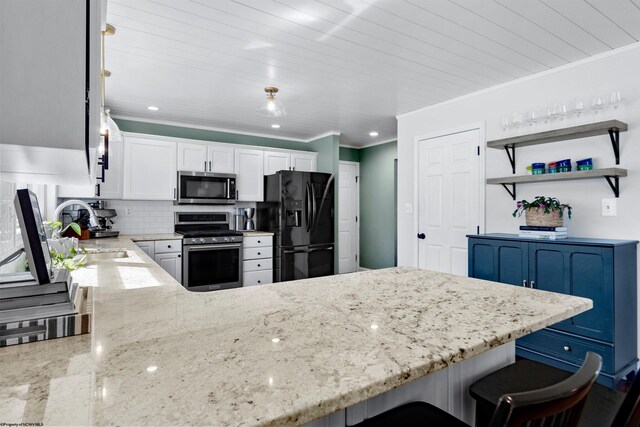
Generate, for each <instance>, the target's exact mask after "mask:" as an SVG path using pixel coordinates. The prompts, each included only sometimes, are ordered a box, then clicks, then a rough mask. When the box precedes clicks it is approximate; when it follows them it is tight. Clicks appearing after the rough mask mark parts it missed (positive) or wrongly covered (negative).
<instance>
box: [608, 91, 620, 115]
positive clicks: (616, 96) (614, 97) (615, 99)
mask: <svg viewBox="0 0 640 427" xmlns="http://www.w3.org/2000/svg"><path fill="white" fill-rule="evenodd" d="M620 101H622V97H621V96H620V91H619V90H614V91H613V92H611V95H610V96H609V105H611V106H612V107H613V109H614V110H616V109H618V106H619V105H620Z"/></svg>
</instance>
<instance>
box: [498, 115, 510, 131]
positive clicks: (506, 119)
mask: <svg viewBox="0 0 640 427" xmlns="http://www.w3.org/2000/svg"><path fill="white" fill-rule="evenodd" d="M500 126H501V127H502V130H503V131H505V132H506V131H507V129H509V127H510V126H511V121H510V120H509V115H508V114H507V115H505V116H503V117H501V118H500Z"/></svg>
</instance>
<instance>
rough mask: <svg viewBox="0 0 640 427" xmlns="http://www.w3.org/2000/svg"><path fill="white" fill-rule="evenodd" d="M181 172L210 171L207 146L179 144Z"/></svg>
mask: <svg viewBox="0 0 640 427" xmlns="http://www.w3.org/2000/svg"><path fill="white" fill-rule="evenodd" d="M178 170H179V171H198V172H206V171H208V170H209V169H208V164H207V145H206V144H204V143H194V142H183V141H180V142H178Z"/></svg>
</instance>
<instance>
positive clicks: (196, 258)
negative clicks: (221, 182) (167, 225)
mask: <svg viewBox="0 0 640 427" xmlns="http://www.w3.org/2000/svg"><path fill="white" fill-rule="evenodd" d="M175 231H176V233H179V234H182V236H183V238H182V286H184V287H185V288H187V289H188V290H190V291H198V292H203V291H217V290H221V289H230V288H238V287H241V286H242V232H240V231H234V230H230V229H229V214H228V213H226V212H176V214H175Z"/></svg>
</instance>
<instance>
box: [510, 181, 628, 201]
mask: <svg viewBox="0 0 640 427" xmlns="http://www.w3.org/2000/svg"><path fill="white" fill-rule="evenodd" d="M508 185H510V186H511V188H509V187H507V186H508ZM502 186H503V187H504V189H505V190H507V193H509V194H510V195H511V197H513V200H515V199H516V184H515V182H514V183H513V184H502ZM616 197H617V196H616Z"/></svg>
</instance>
